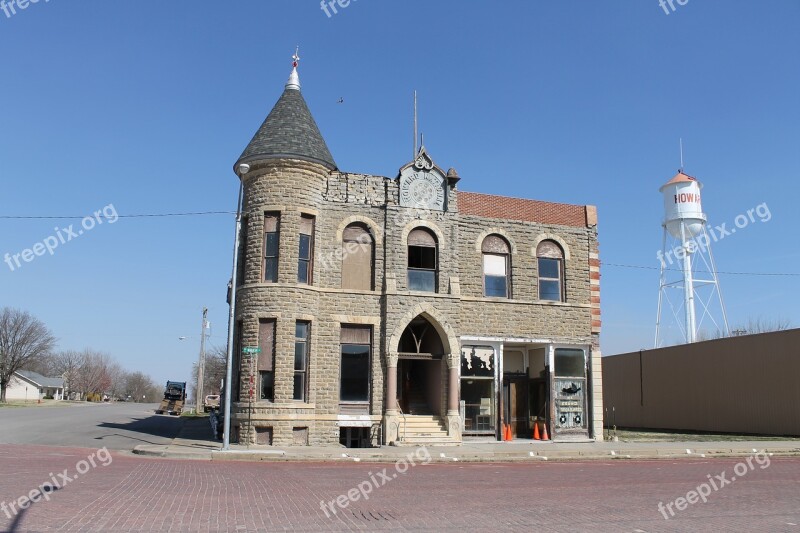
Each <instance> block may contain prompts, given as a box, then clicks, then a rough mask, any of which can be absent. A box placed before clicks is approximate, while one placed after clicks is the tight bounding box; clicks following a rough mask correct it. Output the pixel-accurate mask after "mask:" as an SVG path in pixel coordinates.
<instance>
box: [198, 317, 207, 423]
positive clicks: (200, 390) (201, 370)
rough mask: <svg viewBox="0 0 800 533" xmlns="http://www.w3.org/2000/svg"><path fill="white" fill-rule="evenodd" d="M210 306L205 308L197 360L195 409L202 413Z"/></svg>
mask: <svg viewBox="0 0 800 533" xmlns="http://www.w3.org/2000/svg"><path fill="white" fill-rule="evenodd" d="M207 318H208V308H206V307H204V308H203V327H202V329H201V330H200V360H199V361H198V362H197V389H195V396H196V398H195V404H196V405H195V409H196V411H195V412H196V413H198V414H199V413H200V410H201V409H202V408H203V381H204V379H205V370H206V325H207V324H208V320H207Z"/></svg>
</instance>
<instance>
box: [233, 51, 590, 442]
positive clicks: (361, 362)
mask: <svg viewBox="0 0 800 533" xmlns="http://www.w3.org/2000/svg"><path fill="white" fill-rule="evenodd" d="M296 67H297V65H296V63H295V68H294V69H293V71H292V73H291V76H290V78H289V81H288V83H287V84H286V87H285V90H284V92H283V94H282V96H281V97H280V99H279V100H278V102H277V103H276V105H275V107H274V108H273V110H272V111H271V112H270V114H269V116H268V117H267V118H266V120H265V121H264V123H263V125H262V126H261V127H260V128H259V130H258V131H257V133H256V134H255V136H254V137H253V139H252V140H251V141H250V144H249V145H248V146H247V148H246V149H245V151H244V153H242V155H241V157H240V158H239V160H238V161H237V162H236V164H235V166H234V169H235V172H236V174H237V175H238V177H239V178H240V180H241V182H242V185H243V203H242V210H243V211H242V212H243V225H242V232H241V236H240V241H241V243H242V245H241V247H240V255H239V271H238V273H237V276H236V277H237V280H236V286H237V293H236V294H237V296H236V303H235V304H236V308H235V320H236V322H235V328H234V339H235V341H234V344H235V346H234V377H233V384H234V386H233V387H232V395H233V401H232V413H233V414H232V426H233V435H234V439H236V438H238V439H239V442H242V443H253V444H274V445H280V446H287V445H292V444H295V445H317V446H318V445H339V444H340V443H341V444H344V445H346V446H368V445H376V444H378V443H381V444H390V443H395V444H435V443H442V444H447V443H453V444H458V443H461V442H463V441H464V440H465V439H472V438H476V439H484V440H485V439H502V438H503V437H504V435H505V433H506V431H505V429H506V427H510V429H511V433H512V434H513V436H514V437H515V438H527V439H530V438H531V437H532V434H533V430H534V425H536V426H538V429H539V430H540V431H541V432H543V430H544V429H545V428H544V426H545V425H546V428H547V430H548V433H549V434H550V435H551V436H552V438H554V439H556V440H558V439H562V440H564V439H598V440H599V439H602V394H601V371H600V347H599V333H600V285H599V278H600V274H599V260H598V242H597V213H596V209H595V208H594V207H593V206H579V205H565V204H556V203H549V202H541V201H535V200H523V199H517V198H508V197H501V196H493V195H487V194H477V193H470V192H464V191H461V190H460V189H459V180H460V178H459V176H458V174H457V173H456V171H455V170H454V169H450V170H449V171H447V172H444V171H443V170H442V169H441V168H440V167H439V166H438V165H437V164H436V163H435V162H434V160H433V159H432V158H431V156H430V155H429V154H428V152H427V151H426V149H425V148H424V147H423V148H421V149H420V150H419V153H418V156H417V158H416V159H415V160H414V161H411V162H410V163H408V164H406V165H405V166H402V168H400V170H399V172H398V174H397V175H396V176H394V177H383V176H372V175H365V174H358V173H349V172H344V171H341V170H339V169H338V167H337V165H336V163H335V161H334V158H333V156H332V155H331V153H330V151H329V150H328V147H327V145H326V143H325V141H324V139H323V138H322V135H321V134H320V131H319V129H318V127H317V124H316V122H315V121H314V118H313V117H312V115H311V113H310V111H309V109H308V106H307V105H306V102H305V100H304V98H303V96H302V94H301V91H300V81H299V77H298V74H297V68H296Z"/></svg>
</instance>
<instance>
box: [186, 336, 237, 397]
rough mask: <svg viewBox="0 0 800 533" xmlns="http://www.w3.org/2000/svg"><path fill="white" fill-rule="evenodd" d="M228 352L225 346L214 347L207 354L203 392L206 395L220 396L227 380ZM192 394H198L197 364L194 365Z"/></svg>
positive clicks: (191, 384) (191, 385)
mask: <svg viewBox="0 0 800 533" xmlns="http://www.w3.org/2000/svg"><path fill="white" fill-rule="evenodd" d="M227 358H228V350H227V348H225V347H224V346H214V347H212V348H211V349H210V350H208V351H207V352H206V365H205V369H204V371H203V390H204V391H205V393H206V394H219V392H220V389H221V383H222V381H223V380H224V379H225V372H226V368H227V367H226V365H227ZM190 387H191V391H192V394H193V395H195V394H197V363H193V364H192V381H191V383H190Z"/></svg>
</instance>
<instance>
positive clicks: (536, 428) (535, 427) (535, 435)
mask: <svg viewBox="0 0 800 533" xmlns="http://www.w3.org/2000/svg"><path fill="white" fill-rule="evenodd" d="M533 440H542V437H540V436H539V422H538V421H537V422H534V423H533Z"/></svg>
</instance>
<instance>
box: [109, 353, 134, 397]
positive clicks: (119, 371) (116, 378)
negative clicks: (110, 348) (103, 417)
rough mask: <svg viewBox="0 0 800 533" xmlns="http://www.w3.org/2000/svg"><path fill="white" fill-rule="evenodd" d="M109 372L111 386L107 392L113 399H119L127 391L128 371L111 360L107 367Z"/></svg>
mask: <svg viewBox="0 0 800 533" xmlns="http://www.w3.org/2000/svg"><path fill="white" fill-rule="evenodd" d="M106 372H107V374H108V381H109V386H108V388H107V389H106V391H105V392H107V393H108V395H109V396H110V397H111V399H112V400H114V399H117V398H119V397H121V396H123V394H124V393H125V385H126V383H127V381H128V373H127V372H125V369H124V368H122V366H120V364H119V363H117V362H116V361H111V362H110V363H109V364H108V368H107V369H106Z"/></svg>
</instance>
